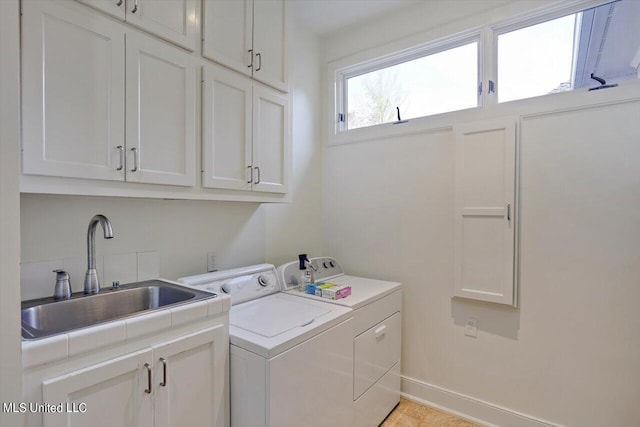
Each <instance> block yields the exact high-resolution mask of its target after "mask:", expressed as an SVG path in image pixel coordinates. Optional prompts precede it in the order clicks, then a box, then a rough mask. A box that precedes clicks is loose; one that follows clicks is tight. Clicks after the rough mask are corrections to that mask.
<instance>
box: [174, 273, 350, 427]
mask: <svg viewBox="0 0 640 427" xmlns="http://www.w3.org/2000/svg"><path fill="white" fill-rule="evenodd" d="M178 282H180V283H182V284H183V285H185V286H189V287H194V288H197V289H200V290H209V291H212V292H216V293H226V294H229V295H230V296H231V310H230V311H229V323H230V328H229V341H230V345H229V356H230V357H229V360H230V383H231V384H230V392H231V425H232V427H263V426H264V427H267V426H271V427H287V426H291V427H300V426H318V427H320V426H327V427H328V426H331V427H334V426H341V425H350V424H351V420H352V416H353V412H352V407H351V405H350V404H351V393H350V390H351V384H352V383H353V349H352V345H353V341H352V335H353V329H352V328H353V326H352V324H353V317H352V313H353V311H352V310H351V308H349V307H346V306H338V305H334V304H328V303H327V302H324V301H312V300H302V299H300V298H298V297H296V296H293V295H290V294H287V293H284V292H280V285H279V281H278V279H277V276H276V270H275V267H274V266H273V265H270V264H261V265H255V266H251V267H246V268H239V269H233V270H226V271H220V272H215V273H207V274H201V275H198V276H191V277H183V278H181V279H178Z"/></svg>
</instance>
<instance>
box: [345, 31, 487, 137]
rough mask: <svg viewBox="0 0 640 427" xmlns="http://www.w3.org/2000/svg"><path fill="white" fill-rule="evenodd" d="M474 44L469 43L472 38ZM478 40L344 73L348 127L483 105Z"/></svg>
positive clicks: (395, 121) (391, 121)
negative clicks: (480, 95)
mask: <svg viewBox="0 0 640 427" xmlns="http://www.w3.org/2000/svg"><path fill="white" fill-rule="evenodd" d="M467 41H468V40H467ZM478 45H479V43H478V41H477V40H475V41H471V42H468V43H464V44H462V45H458V46H455V47H449V48H446V49H445V50H439V51H438V52H435V53H434V52H433V51H426V52H425V51H424V50H423V51H421V52H420V51H419V52H415V51H413V52H411V53H410V54H408V55H406V56H404V57H400V58H394V59H393V60H390V61H388V62H387V61H385V62H382V63H381V64H380V65H378V66H376V67H374V68H373V69H371V68H369V69H364V70H362V69H355V70H347V71H344V72H343V84H344V92H345V94H346V96H345V98H346V105H345V111H347V114H346V117H344V119H345V120H346V129H357V128H362V127H366V126H373V125H379V124H383V123H398V122H399V117H398V113H399V114H400V118H401V119H402V120H403V121H404V120H407V119H413V118H416V117H424V116H430V115H433V114H439V113H445V112H448V111H456V110H462V109H465V108H472V107H477V106H478Z"/></svg>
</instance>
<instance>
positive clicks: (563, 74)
mask: <svg viewBox="0 0 640 427" xmlns="http://www.w3.org/2000/svg"><path fill="white" fill-rule="evenodd" d="M638 22H640V1H637V0H620V1H616V2H613V3H608V4H605V5H602V6H598V7H596V8H592V9H586V10H584V11H582V12H579V13H576V14H572V15H568V16H564V17H562V18H558V19H554V20H551V21H547V22H543V23H541V24H537V25H532V26H529V27H525V28H521V29H518V30H515V31H511V32H508V33H504V34H500V35H499V36H498V82H497V83H498V85H497V86H498V88H497V89H498V90H497V92H498V101H499V102H504V101H512V100H516V99H523V98H529V97H532V96H539V95H545V94H548V93H555V92H562V91H567V90H573V89H578V88H583V87H589V88H591V87H597V86H599V85H600V83H599V82H598V81H596V80H594V79H592V78H591V73H593V74H594V76H596V77H600V78H603V79H605V80H606V83H607V84H614V83H618V82H620V81H623V80H628V79H633V78H637V77H638V70H637V68H638V62H640V25H638ZM634 58H636V59H635V60H634Z"/></svg>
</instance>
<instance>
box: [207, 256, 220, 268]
mask: <svg viewBox="0 0 640 427" xmlns="http://www.w3.org/2000/svg"><path fill="white" fill-rule="evenodd" d="M207 271H218V264H217V263H216V254H215V252H207Z"/></svg>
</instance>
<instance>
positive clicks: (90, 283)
mask: <svg viewBox="0 0 640 427" xmlns="http://www.w3.org/2000/svg"><path fill="white" fill-rule="evenodd" d="M98 223H100V225H101V226H102V229H103V230H104V238H105V239H112V238H113V228H111V222H109V219H108V218H107V217H106V216H104V215H96V216H94V217H93V218H91V221H89V229H88V230H87V274H85V276H84V293H85V294H97V293H98V292H100V282H99V281H98V273H97V272H96V254H95V252H94V250H93V247H94V245H95V235H96V227H97V226H98Z"/></svg>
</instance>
